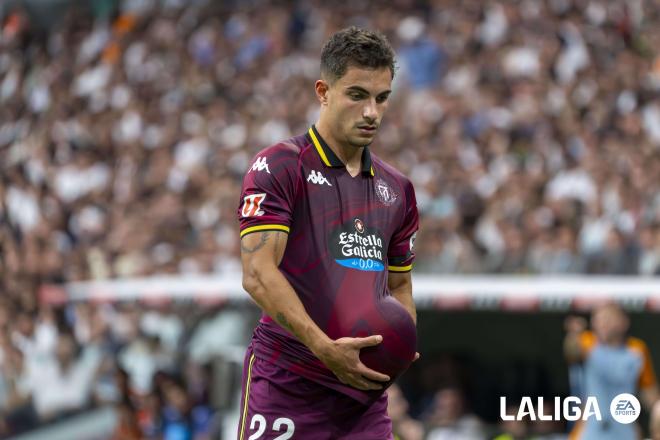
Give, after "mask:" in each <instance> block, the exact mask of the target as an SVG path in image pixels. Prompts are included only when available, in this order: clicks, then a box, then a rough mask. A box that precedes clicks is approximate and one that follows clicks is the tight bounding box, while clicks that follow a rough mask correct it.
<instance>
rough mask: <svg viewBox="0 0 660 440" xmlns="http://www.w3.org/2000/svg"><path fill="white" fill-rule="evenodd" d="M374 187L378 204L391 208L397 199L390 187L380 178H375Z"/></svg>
mask: <svg viewBox="0 0 660 440" xmlns="http://www.w3.org/2000/svg"><path fill="white" fill-rule="evenodd" d="M374 187H375V189H376V195H377V196H378V200H380V202H381V203H382V204H383V205H386V206H391V205H393V204H394V202H396V199H397V197H398V196H397V194H396V193H395V192H394V190H393V189H392V187H391V186H390V185H389V184H388V183H387V182H385V181H384V180H383V179H381V178H380V177H379V178H377V179H376V181H375V182H374Z"/></svg>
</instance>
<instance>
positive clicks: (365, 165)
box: [306, 125, 375, 177]
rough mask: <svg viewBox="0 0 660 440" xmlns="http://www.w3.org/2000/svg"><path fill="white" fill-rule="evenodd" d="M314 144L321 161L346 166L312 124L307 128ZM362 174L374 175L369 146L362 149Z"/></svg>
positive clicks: (333, 166) (334, 165)
mask: <svg viewBox="0 0 660 440" xmlns="http://www.w3.org/2000/svg"><path fill="white" fill-rule="evenodd" d="M306 136H307V137H308V138H309V139H310V140H311V141H312V144H313V145H314V148H315V149H316V152H317V153H318V155H319V156H320V158H321V162H323V164H324V165H325V166H327V167H331V168H339V167H343V166H345V165H344V163H343V162H342V161H341V160H340V159H339V158H338V157H337V155H336V154H335V152H334V151H332V149H331V148H330V147H329V146H328V144H327V143H326V142H325V140H323V138H322V137H321V135H320V134H319V132H318V130H317V129H316V127H315V126H314V125H312V126H311V127H310V128H309V130H307V135H306ZM362 174H363V175H366V176H371V177H373V176H374V175H375V173H374V167H373V165H372V163H371V153H370V152H369V147H364V149H363V150H362Z"/></svg>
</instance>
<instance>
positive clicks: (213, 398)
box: [0, 298, 253, 440]
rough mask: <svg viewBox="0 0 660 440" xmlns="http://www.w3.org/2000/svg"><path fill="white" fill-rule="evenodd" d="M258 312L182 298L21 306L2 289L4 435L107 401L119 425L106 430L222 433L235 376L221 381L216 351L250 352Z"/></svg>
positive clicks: (132, 436)
mask: <svg viewBox="0 0 660 440" xmlns="http://www.w3.org/2000/svg"><path fill="white" fill-rule="evenodd" d="M252 314H253V313H245V311H243V310H237V309H234V310H227V309H224V308H218V307H203V308H202V307H199V305H195V304H187V305H186V304H181V303H179V304H151V305H144V304H138V303H122V304H116V305H112V304H101V305H99V304H96V305H94V304H88V303H77V304H70V305H67V306H65V307H50V306H39V307H34V308H27V309H16V308H15V307H14V306H13V305H12V304H11V303H10V301H7V300H5V299H4V298H3V299H2V300H1V301H0V438H8V436H10V435H14V434H17V433H21V432H25V431H29V430H32V429H35V428H37V427H39V426H42V425H44V424H49V423H57V422H59V421H63V420H67V419H68V418H69V417H70V416H72V415H75V414H78V413H80V412H81V411H88V410H92V409H93V408H97V407H106V406H112V407H114V408H116V418H115V422H113V423H111V424H110V429H111V430H112V426H116V428H115V429H114V431H115V432H114V434H113V435H112V436H111V437H104V438H111V439H112V440H142V439H158V440H177V439H179V440H210V439H217V438H221V437H218V435H219V433H220V432H221V429H222V418H221V414H220V412H219V411H218V409H219V408H221V407H222V406H223V402H225V401H226V400H227V399H228V397H227V396H226V393H228V392H231V391H232V390H231V386H230V385H227V384H228V383H230V382H231V379H232V378H231V377H229V382H227V383H220V389H219V387H218V382H217V381H218V377H220V376H221V375H219V373H218V370H217V368H218V364H217V359H218V356H221V355H223V354H224V355H226V353H227V350H228V347H229V348H231V347H238V350H239V351H240V354H241V355H242V354H243V351H244V348H245V339H246V335H247V334H248V331H247V330H248V329H247V327H246V323H247V320H248V317H249V316H251V315H252ZM238 373H239V372H238V370H236V374H238ZM225 406H226V405H225ZM102 430H103V428H102V427H101V426H97V427H96V434H95V435H96V436H95V437H94V438H99V437H98V435H99V433H100V432H103V431H102ZM90 438H91V437H90Z"/></svg>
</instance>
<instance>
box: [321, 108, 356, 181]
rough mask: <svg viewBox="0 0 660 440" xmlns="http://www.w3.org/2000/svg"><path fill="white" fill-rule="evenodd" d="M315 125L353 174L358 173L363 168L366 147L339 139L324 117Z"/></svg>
mask: <svg viewBox="0 0 660 440" xmlns="http://www.w3.org/2000/svg"><path fill="white" fill-rule="evenodd" d="M314 126H315V127H316V130H317V131H318V132H319V134H320V135H321V137H322V138H323V140H325V142H326V143H327V144H328V146H329V147H330V149H331V150H332V152H333V153H335V154H336V155H337V157H338V158H339V160H341V161H342V162H343V163H344V165H346V169H347V170H348V172H349V173H350V174H351V175H353V176H355V175H357V174H358V173H359V172H360V170H361V169H362V151H363V150H364V147H356V146H354V145H350V144H348V143H346V142H342V141H340V140H339V139H337V138H336V137H335V136H333V135H332V130H330V127H329V126H328V124H327V123H325V122H324V120H323V118H319V120H318V122H317V123H316V124H314Z"/></svg>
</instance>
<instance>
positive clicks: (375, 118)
mask: <svg viewBox="0 0 660 440" xmlns="http://www.w3.org/2000/svg"><path fill="white" fill-rule="evenodd" d="M391 86H392V73H391V72H390V69H389V68H387V67H382V68H379V69H363V68H359V67H348V69H347V70H346V74H345V75H344V76H342V77H341V78H339V79H337V80H335V81H334V82H333V83H332V84H330V83H329V82H327V81H325V80H319V81H317V83H316V92H317V95H318V97H319V100H320V101H321V108H322V109H321V114H322V115H323V118H324V120H325V121H326V122H327V123H328V125H329V127H330V129H331V130H332V136H333V137H334V138H335V139H336V140H337V141H339V142H342V143H348V144H350V145H353V146H355V147H364V146H367V145H369V144H370V143H371V142H372V141H373V140H374V137H375V136H376V132H377V130H378V126H379V125H380V123H381V120H382V118H383V114H384V113H385V110H386V109H387V105H388V97H389V94H390V91H391Z"/></svg>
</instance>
